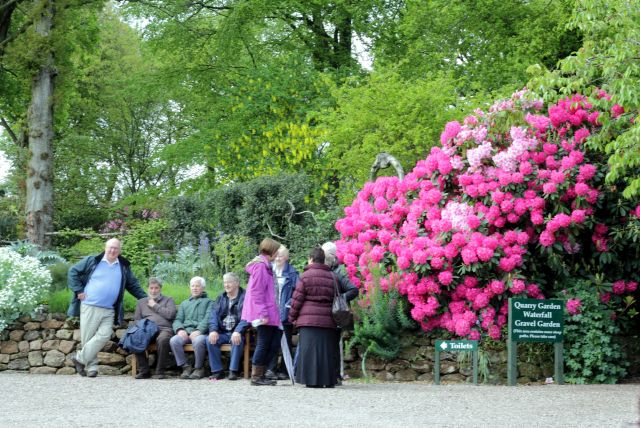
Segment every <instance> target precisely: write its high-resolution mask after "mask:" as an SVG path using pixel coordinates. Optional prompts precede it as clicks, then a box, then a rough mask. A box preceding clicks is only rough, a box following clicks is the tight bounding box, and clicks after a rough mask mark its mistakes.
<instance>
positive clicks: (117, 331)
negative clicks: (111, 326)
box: [116, 328, 127, 340]
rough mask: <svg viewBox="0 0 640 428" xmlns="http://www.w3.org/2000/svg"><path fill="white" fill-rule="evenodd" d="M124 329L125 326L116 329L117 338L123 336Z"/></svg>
mask: <svg viewBox="0 0 640 428" xmlns="http://www.w3.org/2000/svg"><path fill="white" fill-rule="evenodd" d="M126 331H127V329H126V328H119V329H117V330H116V337H117V338H118V340H120V339H122V336H124V334H125V332H126Z"/></svg>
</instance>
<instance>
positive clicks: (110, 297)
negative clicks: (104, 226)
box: [67, 238, 147, 377]
mask: <svg viewBox="0 0 640 428" xmlns="http://www.w3.org/2000/svg"><path fill="white" fill-rule="evenodd" d="M121 249H122V244H121V243H120V241H119V240H118V239H115V238H113V239H109V240H108V241H107V243H106V246H105V250H104V253H101V254H98V255H97V256H88V257H85V258H84V259H82V260H81V261H80V262H78V263H77V264H76V265H74V266H72V267H71V269H69V275H68V284H69V288H70V289H71V291H73V300H72V301H71V305H70V306H69V310H68V311H67V315H69V316H72V317H77V316H78V315H79V316H80V337H81V340H82V349H80V350H79V351H78V352H77V353H76V355H75V356H74V357H73V358H72V359H71V360H72V361H73V364H74V365H75V367H76V371H77V372H78V374H79V375H80V376H89V377H96V376H97V375H98V352H100V350H101V349H102V348H103V347H104V345H105V344H106V343H107V342H108V341H109V339H110V338H111V334H112V333H113V325H114V324H115V325H120V324H121V323H122V320H123V317H124V310H123V301H124V290H125V289H126V290H127V291H128V292H129V293H131V294H132V295H134V296H135V297H136V298H137V299H141V298H143V297H147V294H146V293H145V292H144V290H143V289H142V287H140V284H139V283H138V280H137V279H136V277H135V275H134V274H133V272H132V271H131V264H130V263H129V261H128V260H127V259H125V258H124V257H122V256H120V252H121Z"/></svg>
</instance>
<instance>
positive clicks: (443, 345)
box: [434, 340, 478, 385]
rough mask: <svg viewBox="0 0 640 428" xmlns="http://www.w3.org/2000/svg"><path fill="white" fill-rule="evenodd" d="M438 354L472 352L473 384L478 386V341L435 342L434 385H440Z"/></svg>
mask: <svg viewBox="0 0 640 428" xmlns="http://www.w3.org/2000/svg"><path fill="white" fill-rule="evenodd" d="M440 352H473V384H474V385H477V384H478V341H477V340H436V363H435V376H434V377H435V384H436V385H440Z"/></svg>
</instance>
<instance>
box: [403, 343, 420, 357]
mask: <svg viewBox="0 0 640 428" xmlns="http://www.w3.org/2000/svg"><path fill="white" fill-rule="evenodd" d="M419 351H420V348H419V347H417V346H409V347H406V348H404V349H403V350H402V351H400V354H398V358H402V359H403V360H415V359H417V358H418V353H419Z"/></svg>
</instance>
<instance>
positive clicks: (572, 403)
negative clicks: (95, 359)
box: [0, 372, 640, 428]
mask: <svg viewBox="0 0 640 428" xmlns="http://www.w3.org/2000/svg"><path fill="white" fill-rule="evenodd" d="M0 391H2V399H1V400H0V427H2V428H4V427H43V426H44V427H54V426H55V427H62V426H64V427H114V426H116V427H130V426H163V427H178V426H185V427H187V426H196V427H207V426H211V427H214V426H223V425H226V426H229V427H254V426H255V427H275V426H278V427H288V426H295V427H335V426H340V427H427V426H429V427H432V426H435V427H483V426H492V427H500V426H510V427H514V426H516V427H517V426H522V427H538V426H540V427H542V426H544V427H630V426H634V424H636V425H635V426H638V425H637V423H638V421H640V415H639V414H638V410H639V408H638V407H639V404H640V403H639V400H640V385H638V384H628V385H587V386H576V385H563V386H559V385H539V386H517V387H506V386H484V385H482V386H473V385H440V386H436V385H432V384H423V383H361V382H355V381H352V382H346V383H345V385H344V386H342V387H337V388H335V389H307V388H304V387H302V386H298V385H296V386H291V384H290V383H288V382H282V381H281V382H279V385H278V386H275V387H266V386H265V387H252V386H251V385H249V382H248V381H246V380H240V381H236V382H231V381H228V380H222V381H209V380H206V379H203V380H200V381H188V380H180V379H166V380H133V379H132V378H131V377H128V376H101V377H97V378H95V379H90V378H82V377H80V376H55V375H29V374H21V373H8V372H2V373H0Z"/></svg>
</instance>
